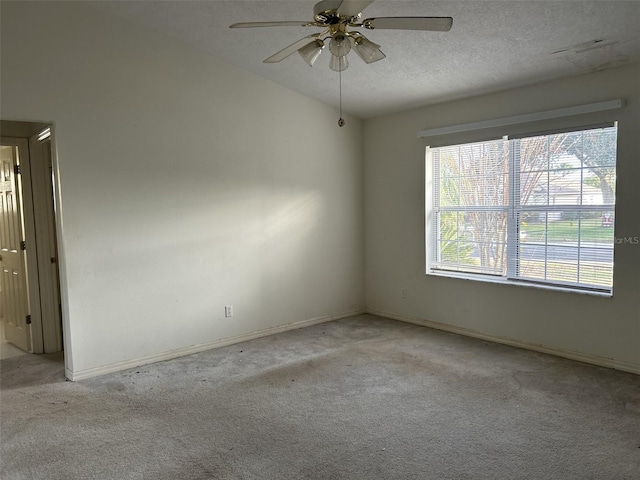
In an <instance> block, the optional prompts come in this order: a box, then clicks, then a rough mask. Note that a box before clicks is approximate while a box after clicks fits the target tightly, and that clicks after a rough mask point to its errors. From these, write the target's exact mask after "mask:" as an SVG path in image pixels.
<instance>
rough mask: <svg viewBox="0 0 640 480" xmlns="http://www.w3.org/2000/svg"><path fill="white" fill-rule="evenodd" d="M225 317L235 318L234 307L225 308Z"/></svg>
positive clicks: (227, 306)
mask: <svg viewBox="0 0 640 480" xmlns="http://www.w3.org/2000/svg"><path fill="white" fill-rule="evenodd" d="M224 316H225V317H226V318H229V317H233V305H225V306H224Z"/></svg>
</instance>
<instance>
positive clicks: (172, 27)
mask: <svg viewBox="0 0 640 480" xmlns="http://www.w3.org/2000/svg"><path fill="white" fill-rule="evenodd" d="M315 3H316V2H315V1H313V0H312V1H308V0H295V1H291V0H287V1H271V0H257V1H256V0H254V1H248V0H247V1H245V0H233V1H222V0H213V1H192V0H182V1H180V0H173V1H127V0H125V1H117V2H103V1H98V2H95V3H94V5H96V6H97V7H98V8H101V9H103V10H107V11H110V12H112V13H115V14H118V15H122V16H125V17H128V18H129V19H131V20H132V21H135V22H143V23H145V24H147V25H149V26H152V27H154V28H157V29H159V30H162V31H164V32H165V33H166V34H168V35H172V36H174V37H177V38H179V39H181V40H182V41H184V42H186V43H189V44H191V45H193V46H194V47H196V48H197V49H199V50H201V51H204V52H207V53H209V54H211V55H213V56H216V57H218V58H220V59H223V60H225V61H227V62H229V63H231V64H234V65H237V66H239V67H241V68H243V69H246V70H249V71H251V72H253V73H255V74H256V75H260V76H262V77H265V78H268V79H270V80H272V81H274V82H276V83H278V84H280V85H283V86H285V87H287V88H290V89H292V90H296V91H298V92H300V93H302V94H304V95H307V96H309V97H312V98H315V99H318V100H320V101H321V102H324V103H327V104H330V105H334V106H337V105H338V97H339V95H338V92H339V88H338V87H339V84H338V81H339V80H338V73H336V72H334V71H332V70H330V69H329V65H328V61H329V54H328V52H327V51H325V52H324V53H323V54H322V55H321V57H320V58H319V59H318V61H317V62H316V64H315V65H314V66H313V68H311V67H309V66H308V65H307V64H306V63H305V62H304V61H303V60H302V58H300V56H299V55H297V54H294V55H292V56H290V57H288V58H287V59H285V60H284V61H282V62H280V63H276V64H265V63H263V62H262V60H264V59H265V58H267V57H269V56H270V55H272V54H273V53H275V52H277V51H279V50H281V49H282V48H284V47H285V46H287V45H289V44H291V43H293V42H295V41H296V40H298V39H300V38H302V37H304V36H306V35H309V34H310V33H314V32H318V31H319V29H316V28H305V27H271V28H252V29H229V28H228V26H229V25H230V24H232V23H236V22H254V21H269V20H302V21H311V20H312V18H313V6H314V4H315ZM381 16H450V17H453V28H452V29H451V31H449V32H446V33H443V32H421V31H396V30H365V29H360V30H362V31H363V32H364V33H365V35H366V36H367V37H368V38H369V39H370V40H372V41H374V42H376V43H378V44H380V45H382V51H383V52H384V53H385V54H386V55H387V58H385V59H383V60H381V61H379V62H376V63H373V64H370V65H366V64H364V63H363V62H362V61H361V60H360V58H359V57H358V56H357V55H355V54H354V53H351V54H349V57H348V59H349V62H350V66H349V68H348V70H346V71H345V72H343V73H342V85H343V86H342V92H343V93H342V95H343V104H344V110H345V111H347V112H349V113H351V114H353V115H355V116H358V117H360V118H371V117H375V116H379V115H384V114H388V113H393V112H397V111H401V110H406V109H410V108H414V107H419V106H423V105H427V104H433V103H438V102H442V101H446V100H452V99H457V98H463V97H466V96H471V95H477V94H479V93H487V92H492V91H497V90H502V89H505V88H510V87H515V86H521V85H527V84H533V83H537V82H540V81H544V80H550V79H554V78H559V77H564V76H570V75H577V74H581V73H586V72H591V71H596V70H603V69H606V68H611V67H616V66H619V65H623V64H626V63H633V62H639V61H640V0H633V1H617V0H599V1H569V0H555V1H536V0H528V1H527V0H522V1H494V0H472V1H468V0H467V1H451V0H450V1H415V0H377V1H375V2H374V3H373V4H372V5H371V6H369V7H368V8H367V9H366V10H365V12H364V15H363V18H370V17H381Z"/></svg>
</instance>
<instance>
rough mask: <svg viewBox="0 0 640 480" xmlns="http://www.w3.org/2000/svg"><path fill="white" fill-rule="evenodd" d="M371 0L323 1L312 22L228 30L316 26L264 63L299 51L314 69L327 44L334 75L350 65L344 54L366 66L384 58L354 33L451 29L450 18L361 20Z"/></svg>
mask: <svg viewBox="0 0 640 480" xmlns="http://www.w3.org/2000/svg"><path fill="white" fill-rule="evenodd" d="M372 3H373V0H322V1H321V2H318V3H317V4H316V5H315V7H314V8H313V21H311V22H306V21H276V22H248V23H234V24H233V25H230V26H229V28H253V27H287V26H293V27H319V28H322V29H323V30H322V31H321V32H319V33H313V34H311V35H309V36H307V37H305V38H303V39H301V40H298V41H297V42H295V43H292V44H291V45H289V46H288V47H285V48H283V49H282V50H280V51H279V52H277V53H276V54H274V55H272V56H270V57H269V58H267V59H266V60H264V63H277V62H280V61H282V60H284V59H285V58H287V57H289V56H290V55H293V54H294V53H295V52H298V53H299V54H300V56H301V57H302V58H303V59H304V60H305V61H306V62H307V63H308V64H309V66H313V64H314V62H315V61H316V60H317V59H318V57H319V56H320V54H321V53H322V50H323V49H324V47H325V44H326V43H327V42H328V44H329V51H330V52H331V60H330V62H329V66H330V68H331V69H332V70H334V71H336V72H342V71H344V70H346V69H347V68H348V66H349V62H348V61H347V54H348V53H349V52H350V51H351V50H352V48H353V50H354V51H355V52H356V53H357V54H358V56H359V57H360V58H362V60H363V61H364V62H365V63H373V62H377V61H378V60H382V59H383V58H385V57H386V55H385V54H384V53H382V51H381V50H380V45H378V44H376V43H374V42H372V41H370V40H369V39H367V37H365V36H364V35H363V34H362V33H360V32H359V31H357V30H349V29H350V28H365V29H368V30H376V29H380V30H383V29H384V30H388V29H392V30H428V31H438V32H447V31H449V30H450V29H451V25H452V24H453V19H452V18H451V17H378V18H367V19H365V20H360V19H361V17H362V11H363V10H364V9H365V8H367V7H368V6H369V5H371V4H372Z"/></svg>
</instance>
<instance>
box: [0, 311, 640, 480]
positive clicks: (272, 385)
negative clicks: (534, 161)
mask: <svg viewBox="0 0 640 480" xmlns="http://www.w3.org/2000/svg"><path fill="white" fill-rule="evenodd" d="M0 366H1V372H0V374H1V382H2V384H1V390H0V393H1V396H0V400H1V405H0V409H1V414H2V419H1V424H0V426H1V430H0V435H1V462H2V463H1V468H0V477H1V478H2V479H3V480H18V479H48V480H51V479H61V480H62V479H64V480H69V479H83V480H84V479H150V480H151V479H153V480H156V479H167V480H169V479H171V480H195V479H278V480H279V479H319V480H320V479H321V480H330V479H348V480H360V479H362V480H371V479H455V480H460V479H509V480H513V479H563V480H564V479H581V480H584V479H604V480H613V479H617V480H620V479H635V480H637V479H638V478H640V377H639V376H635V375H632V374H626V373H622V372H617V371H613V370H608V369H605V368H599V367H594V366H589V365H584V364H580V363H577V362H572V361H569V360H564V359H560V358H556V357H551V356H547V355H543V354H538V353H534V352H528V351H524V350H520V349H516V348H511V347H506V346H502V345H497V344H492V343H488V342H484V341H479V340H475V339H470V338H465V337H460V336H457V335H453V334H448V333H444V332H439V331H435V330H430V329H427V328H422V327H418V326H414V325H409V324H404V323H400V322H396V321H392V320H387V319H382V318H379V317H373V316H369V315H362V316H358V317H353V318H350V319H345V320H340V321H335V322H331V323H327V324H323V325H317V326H314V327H310V328H306V329H300V330H295V331H291V332H287V333H283V334H279V335H275V336H272V337H265V338H262V339H258V340H254V341H250V342H246V343H243V344H237V345H233V346H229V347H225V348H220V349H216V350H212V351H208V352H204V353H200V354H196V355H192V356H190V357H184V358H180V359H176V360H172V361H168V362H162V363H158V364H155V365H150V366H145V367H140V368H137V369H132V370H128V371H126V372H121V373H117V374H111V375H106V376H103V377H100V378H97V379H92V380H87V381H82V382H76V383H73V382H67V381H65V379H64V377H63V373H62V369H63V368H62V363H61V358H60V357H59V356H57V357H56V356H53V357H50V356H33V355H31V356H28V357H22V358H10V359H7V360H2V362H1V363H0Z"/></svg>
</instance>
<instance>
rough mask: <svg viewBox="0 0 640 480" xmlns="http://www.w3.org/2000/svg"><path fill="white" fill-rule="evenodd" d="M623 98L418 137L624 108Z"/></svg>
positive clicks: (464, 125) (426, 132) (452, 127)
mask: <svg viewBox="0 0 640 480" xmlns="http://www.w3.org/2000/svg"><path fill="white" fill-rule="evenodd" d="M623 106H624V101H623V100H622V99H617V100H609V101H606V102H598V103H590V104H588V105H577V106H574V107H566V108H558V109H556V110H546V111H544V112H535V113H525V114H524V115H514V116H511V117H503V118H494V119H492V120H484V121H481V122H471V123H461V124H459V125H449V126H448V127H440V128H430V129H427V130H421V131H419V132H418V138H425V137H434V136H436V135H447V134H449V133H458V132H468V131H470V130H482V129H484V128H492V127H501V126H504V125H515V124H518V123H527V122H537V121H539V120H549V119H551V118H560V117H569V116H572V115H581V114H583V113H593V112H602V111H604V110H614V109H616V108H622V107H623Z"/></svg>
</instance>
